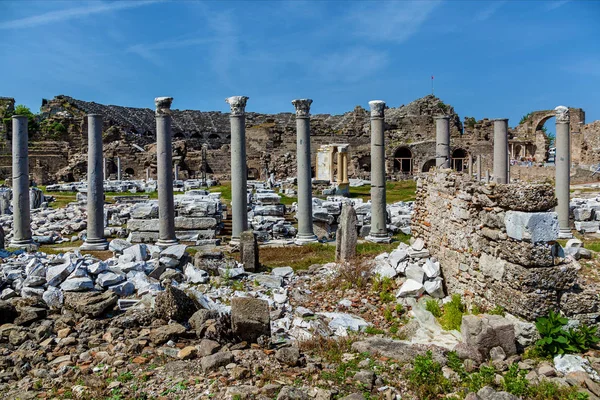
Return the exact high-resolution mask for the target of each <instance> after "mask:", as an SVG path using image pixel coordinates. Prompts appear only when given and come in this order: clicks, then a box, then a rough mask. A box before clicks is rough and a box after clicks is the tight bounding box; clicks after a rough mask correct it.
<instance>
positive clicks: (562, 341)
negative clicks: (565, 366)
mask: <svg viewBox="0 0 600 400" xmlns="http://www.w3.org/2000/svg"><path fill="white" fill-rule="evenodd" d="M567 322H568V319H567V318H564V317H561V316H560V315H559V314H558V313H555V312H554V311H552V310H550V312H549V313H548V316H547V317H541V318H538V319H537V320H536V321H535V326H536V328H537V330H538V332H539V334H540V339H539V340H538V341H537V342H536V346H537V347H538V349H539V353H540V354H541V355H546V356H555V355H557V354H567V353H582V352H585V351H587V350H589V348H590V347H592V346H594V345H595V344H597V343H598V342H599V341H600V338H599V337H598V336H596V333H597V330H598V328H597V327H588V326H586V325H580V326H579V327H577V328H570V329H569V330H565V329H564V326H565V325H566V324H567Z"/></svg>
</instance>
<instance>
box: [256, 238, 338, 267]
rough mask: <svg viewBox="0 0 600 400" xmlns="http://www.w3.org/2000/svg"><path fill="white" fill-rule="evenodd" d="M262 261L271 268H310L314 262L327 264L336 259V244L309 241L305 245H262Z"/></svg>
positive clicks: (260, 254) (260, 253) (260, 255)
mask: <svg viewBox="0 0 600 400" xmlns="http://www.w3.org/2000/svg"><path fill="white" fill-rule="evenodd" d="M259 257H260V263H261V264H262V265H265V266H267V267H269V268H275V267H287V266H289V267H292V268H293V269H295V270H297V269H308V267H310V266H311V265H313V264H326V263H328V262H333V261H334V260H335V246H331V245H327V244H323V243H308V244H305V245H303V246H296V245H293V246H285V247H261V249H260V252H259Z"/></svg>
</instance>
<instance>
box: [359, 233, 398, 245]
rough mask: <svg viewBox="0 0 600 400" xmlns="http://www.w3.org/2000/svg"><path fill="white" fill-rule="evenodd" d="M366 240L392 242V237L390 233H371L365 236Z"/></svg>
mask: <svg viewBox="0 0 600 400" xmlns="http://www.w3.org/2000/svg"><path fill="white" fill-rule="evenodd" d="M365 240H367V241H369V242H373V243H391V242H392V238H391V237H389V236H388V235H383V234H372V235H371V234H369V235H367V236H366V237H365Z"/></svg>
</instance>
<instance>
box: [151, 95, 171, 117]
mask: <svg viewBox="0 0 600 400" xmlns="http://www.w3.org/2000/svg"><path fill="white" fill-rule="evenodd" d="M171 103H173V98H172V97H156V98H155V99H154V104H155V105H156V115H168V114H171Z"/></svg>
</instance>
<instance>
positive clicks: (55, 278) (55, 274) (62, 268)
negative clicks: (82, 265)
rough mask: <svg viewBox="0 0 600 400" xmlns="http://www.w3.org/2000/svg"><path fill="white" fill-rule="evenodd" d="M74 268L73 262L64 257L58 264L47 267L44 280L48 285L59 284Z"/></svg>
mask: <svg viewBox="0 0 600 400" xmlns="http://www.w3.org/2000/svg"><path fill="white" fill-rule="evenodd" d="M74 270H75V264H72V263H71V260H69V259H65V260H64V262H63V263H62V264H60V265H56V266H54V267H48V269H47V270H46V282H48V285H49V286H58V285H60V284H61V283H62V282H63V281H64V280H65V279H67V277H68V276H69V275H71V273H72V272H73V271H74Z"/></svg>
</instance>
